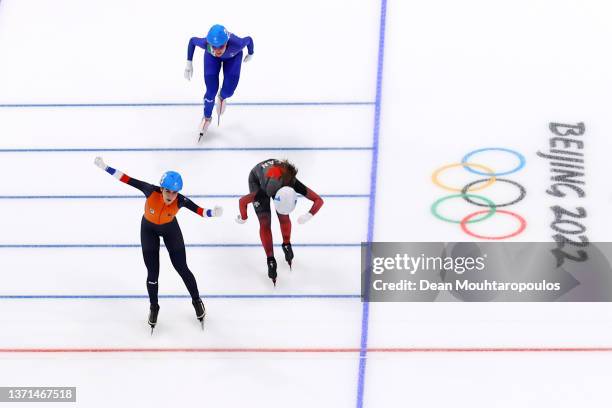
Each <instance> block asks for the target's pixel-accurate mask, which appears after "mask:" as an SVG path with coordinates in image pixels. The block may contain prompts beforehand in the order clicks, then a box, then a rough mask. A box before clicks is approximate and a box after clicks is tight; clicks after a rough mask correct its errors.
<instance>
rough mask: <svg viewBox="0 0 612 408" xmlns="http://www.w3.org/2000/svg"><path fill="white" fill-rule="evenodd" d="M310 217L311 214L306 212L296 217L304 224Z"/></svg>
mask: <svg viewBox="0 0 612 408" xmlns="http://www.w3.org/2000/svg"><path fill="white" fill-rule="evenodd" d="M311 218H312V214H311V213H309V212H307V213H306V214H302V215H300V216H299V217H298V223H300V224H306V223H307V222H308V221H310V219H311Z"/></svg>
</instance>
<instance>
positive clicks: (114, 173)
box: [94, 157, 157, 197]
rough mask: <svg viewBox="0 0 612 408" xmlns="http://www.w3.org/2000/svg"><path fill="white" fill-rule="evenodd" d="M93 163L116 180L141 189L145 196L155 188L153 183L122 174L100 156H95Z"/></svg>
mask: <svg viewBox="0 0 612 408" xmlns="http://www.w3.org/2000/svg"><path fill="white" fill-rule="evenodd" d="M94 163H95V165H96V166H98V167H99V168H101V169H102V170H104V171H105V172H107V173H108V174H110V175H111V176H113V177H115V178H116V179H117V180H119V181H121V182H122V183H125V184H129V185H130V186H132V187H134V188H137V189H139V190H140V191H142V193H143V194H144V195H145V196H146V197H149V196H150V195H151V194H152V193H153V191H155V189H156V188H157V187H155V186H154V185H151V184H149V183H145V182H144V181H140V180H137V179H135V178H131V177H130V176H128V175H127V174H124V173H122V172H121V171H119V170H117V169H114V168H112V167H110V166H108V165H106V163H104V160H102V158H101V157H96V159H95V160H94Z"/></svg>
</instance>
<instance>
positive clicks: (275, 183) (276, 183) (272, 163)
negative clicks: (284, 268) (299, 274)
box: [236, 159, 323, 286]
mask: <svg viewBox="0 0 612 408" xmlns="http://www.w3.org/2000/svg"><path fill="white" fill-rule="evenodd" d="M296 174H297V169H296V168H295V166H294V165H293V164H291V163H290V162H289V161H287V160H276V159H268V160H265V161H263V162H261V163H258V164H257V165H256V166H255V167H253V169H252V170H251V172H250V174H249V191H250V192H249V194H247V195H245V196H243V197H242V198H240V200H239V206H240V214H239V215H238V216H237V217H236V222H238V223H239V224H244V223H245V222H246V220H247V205H248V204H249V203H253V207H254V208H255V214H257V218H258V219H259V236H260V238H261V243H262V245H263V248H264V250H265V251H266V256H267V257H268V259H267V263H268V277H269V278H270V279H272V282H273V283H274V285H275V286H276V277H277V272H276V259H275V258H274V248H273V244H272V229H271V218H272V211H271V208H270V199H271V198H273V199H274V206H275V209H276V214H277V216H278V221H279V223H280V229H281V233H282V236H283V244H282V249H283V252H284V254H285V260H286V261H287V263H288V264H289V267H291V263H292V261H293V250H292V248H291V219H290V218H289V213H291V211H293V209H294V208H295V203H296V194H295V193H296V192H297V193H299V194H301V195H303V196H304V197H306V198H307V199H309V200H310V201H312V202H313V204H312V207H311V208H310V210H309V211H308V212H307V213H305V214H303V215H300V216H299V217H298V223H300V224H304V223H305V222H308V221H309V220H310V219H311V218H312V217H313V216H314V215H315V214H316V213H317V211H319V209H320V208H321V206H322V205H323V199H322V198H321V197H319V195H318V194H317V193H315V192H314V191H312V190H311V189H309V188H308V187H306V186H305V185H304V184H303V183H302V182H300V181H299V180H298V179H297V178H296Z"/></svg>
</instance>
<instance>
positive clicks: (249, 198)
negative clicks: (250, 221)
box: [238, 192, 257, 220]
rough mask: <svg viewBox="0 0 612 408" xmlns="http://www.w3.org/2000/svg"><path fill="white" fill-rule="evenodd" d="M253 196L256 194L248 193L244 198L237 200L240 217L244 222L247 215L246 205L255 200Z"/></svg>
mask: <svg viewBox="0 0 612 408" xmlns="http://www.w3.org/2000/svg"><path fill="white" fill-rule="evenodd" d="M255 194H257V192H254V193H250V194H247V195H245V196H242V197H240V200H238V206H239V208H240V217H241V218H242V219H243V220H246V219H247V217H248V215H247V205H248V204H249V203H252V202H253V200H254V199H255Z"/></svg>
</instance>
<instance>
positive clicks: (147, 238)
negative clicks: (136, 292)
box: [140, 217, 159, 305]
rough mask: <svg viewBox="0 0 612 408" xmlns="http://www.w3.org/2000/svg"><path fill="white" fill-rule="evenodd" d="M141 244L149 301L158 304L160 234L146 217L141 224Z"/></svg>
mask: <svg viewBox="0 0 612 408" xmlns="http://www.w3.org/2000/svg"><path fill="white" fill-rule="evenodd" d="M140 244H141V246H142V257H143V259H144V263H145V265H146V267H147V292H148V293H149V301H150V302H151V305H157V303H158V298H157V293H158V291H159V285H158V278H159V236H158V235H157V232H156V231H155V230H154V229H153V228H152V226H151V225H150V223H149V221H147V220H145V219H144V217H143V218H142V222H141V224H140Z"/></svg>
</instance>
